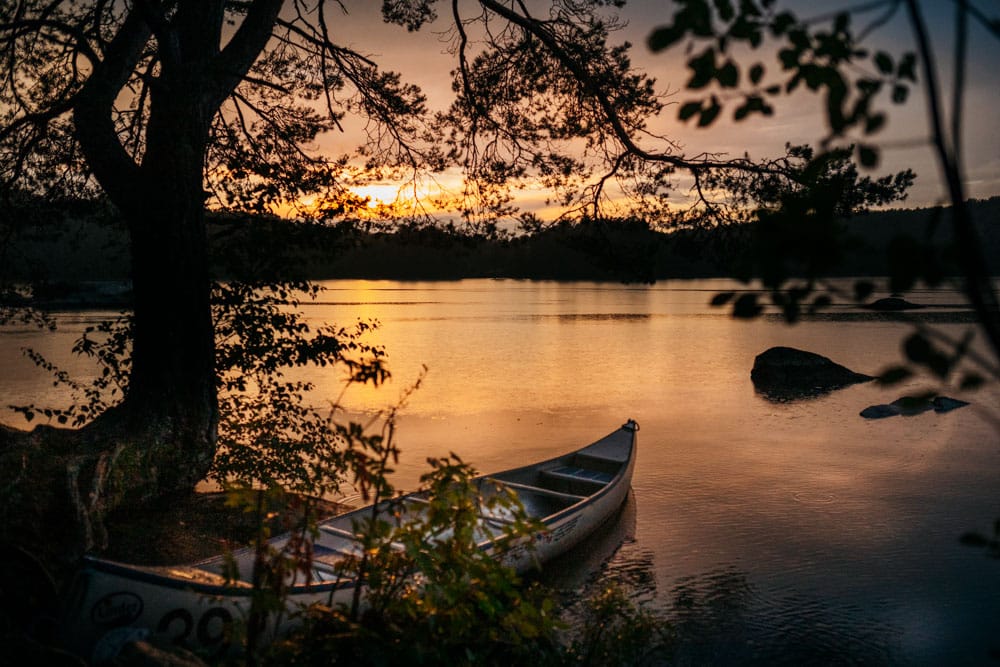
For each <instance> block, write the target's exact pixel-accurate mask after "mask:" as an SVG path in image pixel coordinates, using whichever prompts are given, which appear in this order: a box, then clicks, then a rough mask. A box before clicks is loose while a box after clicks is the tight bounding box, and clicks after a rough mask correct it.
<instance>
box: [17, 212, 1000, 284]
mask: <svg viewBox="0 0 1000 667" xmlns="http://www.w3.org/2000/svg"><path fill="white" fill-rule="evenodd" d="M970 204H971V209H972V213H973V217H974V220H975V222H976V225H977V227H978V228H979V231H980V234H981V236H982V242H983V244H984V248H985V250H986V256H987V257H988V258H989V260H990V265H991V270H992V272H993V273H994V275H1000V197H994V198H992V199H988V200H982V201H975V200H974V201H971V202H970ZM28 210H29V212H28V213H24V214H23V215H22V217H21V218H19V219H17V220H14V221H13V223H14V224H12V225H11V226H12V231H11V233H9V234H8V235H7V240H6V242H0V243H2V245H0V267H2V268H0V271H2V272H3V275H2V276H0V278H2V279H5V280H8V281H33V282H48V283H60V282H78V281H88V280H126V279H127V278H128V275H129V260H128V251H127V241H126V235H125V232H124V228H123V227H122V225H121V223H120V221H118V220H117V218H116V217H115V216H114V215H113V214H111V213H110V212H109V211H108V210H106V209H104V208H102V207H99V206H90V205H79V204H74V205H71V206H67V205H50V206H48V207H44V208H41V209H40V208H38V207H34V208H32V207H29V209H28ZM8 214H10V215H17V212H13V213H11V212H8ZM29 215H30V217H28V216H29ZM933 221H936V223H935V224H934V225H933V226H932V222H933ZM844 226H845V229H846V232H847V233H848V234H849V235H851V236H852V237H854V238H855V239H856V247H855V249H854V250H853V251H852V252H851V253H850V254H849V255H848V256H847V257H846V259H845V261H844V262H842V263H841V264H840V265H839V268H838V269H837V273H838V274H839V275H857V276H863V275H885V274H886V273H887V271H888V264H887V248H889V246H890V244H891V243H892V242H893V239H896V238H898V237H901V236H909V237H911V238H915V239H926V240H927V241H929V242H930V243H931V244H932V245H933V246H935V247H936V248H938V249H940V250H941V251H942V253H943V256H945V257H947V256H948V253H947V248H948V246H949V244H950V243H951V234H950V210H949V209H948V208H923V209H905V210H889V211H876V212H870V213H867V214H865V215H861V216H858V217H855V218H853V219H851V220H848V221H846V222H845V223H844ZM928 230H932V233H929V232H928ZM744 236H745V235H744ZM210 237H211V247H212V256H213V258H214V264H215V271H216V274H217V275H218V276H219V277H229V278H246V277H251V276H264V277H268V276H270V277H275V276H279V275H287V274H288V272H289V271H291V272H292V273H293V274H294V275H295V276H296V277H303V278H313V279H327V278H369V279H378V278H384V279H397V280H447V279H459V278H483V277H490V278H501V277H504V278H530V279H555V280H613V281H653V280H664V279H668V278H694V277H714V276H728V275H730V267H731V266H732V265H733V261H734V258H735V257H737V256H738V255H739V253H740V252H742V251H743V247H742V245H745V242H744V241H743V240H742V239H741V235H739V234H736V235H734V234H731V233H726V232H713V231H705V230H701V231H686V232H674V233H669V232H662V231H657V230H652V229H650V228H649V227H648V226H647V225H646V224H644V223H641V222H634V221H632V222H614V223H598V222H591V223H584V224H578V225H568V224H565V225H556V226H553V227H551V228H548V229H545V230H543V231H541V232H539V233H537V234H534V235H531V236H523V237H516V238H511V239H505V240H495V239H488V238H484V237H481V236H471V235H467V234H463V233H460V232H457V231H454V230H448V229H439V228H435V227H428V226H424V227H416V226H404V227H402V228H400V229H398V230H397V231H395V232H392V233H382V232H378V233H369V232H365V231H363V230H362V229H360V228H359V227H358V226H356V225H353V224H350V223H341V224H338V225H334V226H329V227H326V226H322V227H321V226H314V225H300V224H293V223H289V222H286V221H283V220H279V219H275V218H259V217H241V216H229V215H225V216H213V217H212V218H211V222H210ZM262 249H264V250H263V251H262ZM952 268H953V269H954V270H955V271H957V267H954V266H953V267H952Z"/></svg>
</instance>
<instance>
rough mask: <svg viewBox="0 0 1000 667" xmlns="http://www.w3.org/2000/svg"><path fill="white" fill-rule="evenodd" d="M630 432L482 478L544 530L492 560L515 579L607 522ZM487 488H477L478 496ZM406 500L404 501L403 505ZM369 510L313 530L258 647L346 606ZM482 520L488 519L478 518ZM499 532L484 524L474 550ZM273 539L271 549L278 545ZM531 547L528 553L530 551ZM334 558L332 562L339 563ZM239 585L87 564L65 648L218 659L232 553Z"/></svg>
mask: <svg viewBox="0 0 1000 667" xmlns="http://www.w3.org/2000/svg"><path fill="white" fill-rule="evenodd" d="M637 430H638V425H636V424H635V422H633V421H629V422H628V423H626V424H625V425H623V426H622V427H621V428H620V429H618V430H616V431H615V432H613V433H611V434H609V435H608V436H605V437H604V438H601V439H600V440H598V441H597V442H595V443H592V444H591V445H588V446H587V447H584V448H582V449H580V450H577V451H575V452H571V453H569V454H566V455H564V456H560V457H557V458H554V459H550V460H548V461H543V462H541V463H537V464H533V465H529V466H525V467H523V468H516V469H513V470H508V471H504V472H501V473H496V474H494V475H490V476H484V477H482V478H480V480H482V481H483V482H485V481H486V480H495V481H499V482H502V483H504V484H506V485H507V486H508V487H509V488H511V489H513V490H514V491H516V492H517V493H518V496H519V498H520V500H521V502H522V504H523V505H524V506H525V509H526V510H527V512H528V514H529V515H530V516H533V517H535V518H537V519H539V520H541V521H542V522H543V523H544V524H545V527H546V528H545V530H544V531H543V532H541V533H539V534H538V535H535V536H533V537H532V538H531V539H530V541H525V542H522V543H520V544H515V545H513V546H506V547H505V548H504V550H503V552H502V553H500V554H498V557H499V558H500V559H501V561H502V562H503V563H504V564H505V565H507V566H509V567H512V568H514V569H516V570H517V571H519V572H525V571H527V570H530V569H532V568H533V567H536V566H537V565H539V564H544V563H545V562H547V561H549V560H551V559H552V558H555V557H556V556H559V555H561V554H563V553H566V552H567V551H568V550H570V549H572V548H573V547H574V546H576V545H577V544H579V543H580V542H581V541H582V540H584V539H586V538H587V537H588V536H589V535H590V534H591V533H593V532H594V531H595V530H596V529H597V528H599V527H600V526H601V525H602V524H604V523H605V522H606V521H608V520H609V519H610V518H611V517H613V516H614V515H615V512H616V511H617V510H618V509H619V508H620V507H621V506H622V504H623V503H624V501H625V498H626V496H627V495H628V492H629V488H630V485H631V479H632V473H633V470H634V466H635V440H636V431H637ZM484 488H485V487H484ZM405 498H406V497H404V499H405ZM370 512H371V507H367V508H362V509H360V510H355V511H353V512H349V513H347V514H344V515H341V516H338V517H333V518H332V519H329V520H327V521H324V522H322V523H321V524H320V526H321V531H320V536H319V537H318V538H317V539H316V541H315V543H314V545H313V548H314V559H315V566H316V569H314V570H313V572H312V573H311V576H310V581H309V582H308V583H307V582H304V581H303V582H298V583H297V584H296V582H293V584H292V586H290V588H289V594H288V600H287V607H286V608H287V610H288V612H287V613H286V614H284V615H283V617H282V618H278V619H271V621H270V624H269V626H268V628H267V630H266V633H265V637H264V638H263V640H264V641H265V642H266V641H268V640H270V639H271V638H273V636H275V634H278V633H281V632H284V631H285V630H287V629H288V628H289V627H291V626H292V625H294V624H295V623H296V619H295V618H294V615H295V614H294V612H296V611H297V610H298V609H301V608H304V607H307V606H309V605H311V604H316V603H320V604H324V605H337V604H345V605H349V604H350V603H351V600H352V598H353V597H354V589H355V582H354V580H352V579H344V578H341V577H338V576H337V575H335V574H333V572H334V569H335V568H333V567H331V565H330V564H332V563H335V562H336V560H337V558H338V557H342V556H343V554H344V553H348V552H350V551H351V550H352V549H356V548H357V545H356V540H352V539H351V538H352V535H351V533H350V531H351V529H352V527H353V523H354V522H355V521H356V520H357V519H358V518H359V517H360V516H362V515H363V514H368V513H370ZM484 518H486V517H484ZM498 526H499V524H496V523H495V522H490V521H488V520H487V521H486V522H484V526H483V528H482V535H483V542H482V547H483V548H484V549H487V550H491V549H492V547H491V543H490V538H491V536H493V535H497V534H498V533H499V531H500V527H498ZM283 539H285V537H284V536H279V537H277V538H275V539H274V540H272V542H273V543H276V544H280V542H281V541H282V540H283ZM529 542H530V543H529ZM337 554H340V556H337ZM232 558H234V559H235V560H236V562H237V563H238V564H239V565H240V570H241V578H242V581H237V582H235V583H233V582H230V583H227V582H226V580H225V579H224V578H223V577H222V576H221V571H222V567H223V557H222V556H219V557H216V558H212V559H209V560H207V561H202V562H200V563H193V564H188V565H178V566H174V567H148V566H135V565H128V564H124V563H116V562H113V561H107V560H104V559H99V558H87V559H86V560H85V563H84V567H83V568H82V569H81V571H80V572H79V574H78V576H77V578H76V581H75V582H74V586H73V588H72V591H71V593H70V595H69V596H68V599H67V604H66V615H65V624H64V628H65V629H66V634H65V644H66V647H67V648H68V649H70V650H72V651H73V652H75V653H77V654H79V655H81V656H82V657H84V658H86V659H88V660H90V661H91V662H93V663H95V664H96V663H99V662H101V661H103V660H106V659H109V658H111V657H113V656H114V655H116V654H117V652H118V650H119V649H120V648H121V647H122V646H124V645H125V644H126V643H128V642H129V641H133V640H135V639H138V638H147V637H155V638H156V639H158V640H165V641H169V642H175V643H177V644H180V645H184V646H188V647H191V648H198V649H200V650H202V651H207V652H208V653H209V654H210V655H222V654H224V653H226V652H228V651H229V650H230V648H231V647H230V645H229V642H230V641H231V632H230V630H231V628H233V627H235V626H237V625H242V623H243V622H244V621H245V620H246V618H247V615H248V613H249V610H250V603H251V594H252V592H253V589H252V587H251V586H250V584H249V583H246V582H248V581H250V580H251V576H250V573H251V570H252V562H253V551H252V549H249V548H247V549H242V550H239V551H237V552H235V553H234V554H233V555H232Z"/></svg>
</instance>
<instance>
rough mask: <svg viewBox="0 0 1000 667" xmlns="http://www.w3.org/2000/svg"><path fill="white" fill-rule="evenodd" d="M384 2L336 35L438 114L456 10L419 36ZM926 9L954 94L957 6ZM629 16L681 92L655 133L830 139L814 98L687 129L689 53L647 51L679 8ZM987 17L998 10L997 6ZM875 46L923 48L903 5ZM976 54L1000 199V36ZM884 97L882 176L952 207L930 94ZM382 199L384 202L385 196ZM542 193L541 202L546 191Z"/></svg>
mask: <svg viewBox="0 0 1000 667" xmlns="http://www.w3.org/2000/svg"><path fill="white" fill-rule="evenodd" d="M380 4H381V3H359V5H357V6H354V5H349V6H348V8H349V10H350V12H351V14H350V15H349V16H343V17H342V22H341V27H340V29H339V30H338V29H334V32H335V33H336V34H337V35H339V36H340V39H341V41H342V43H344V44H345V45H348V46H351V47H353V48H355V49H357V50H359V51H361V52H363V53H366V54H371V55H372V56H373V57H374V58H375V59H376V60H377V61H378V62H379V63H381V64H383V65H384V66H387V67H389V68H391V69H395V70H397V71H399V72H401V73H402V74H403V75H404V80H407V81H410V82H413V83H417V84H418V85H420V86H421V88H423V90H424V91H425V93H426V94H427V95H428V97H429V102H430V106H431V107H432V108H443V107H445V106H446V105H447V104H448V102H449V101H450V99H451V91H450V79H449V71H450V70H451V69H452V68H453V66H454V59H453V57H452V56H450V55H449V54H448V53H446V48H447V44H446V43H445V42H444V41H443V39H442V37H441V32H442V31H444V30H445V29H447V27H448V25H449V20H450V15H449V14H448V10H447V6H445V5H442V6H441V7H439V8H438V9H439V12H440V13H441V14H442V17H441V18H440V19H439V20H438V21H437V22H435V23H433V24H431V25H430V26H426V27H425V28H423V29H422V30H421V31H420V32H418V33H413V34H411V33H407V32H406V31H405V30H404V29H401V28H398V27H395V26H386V25H383V24H382V23H381V20H380V15H379V6H380ZM779 6H787V7H790V8H791V9H793V10H794V11H796V12H797V13H798V14H799V15H800V16H802V17H817V16H825V15H829V14H830V13H831V12H833V11H834V10H835V9H837V8H840V7H849V6H852V5H851V4H850V3H845V2H824V3H810V2H803V1H801V0H800V1H798V2H780V1H779ZM923 6H924V12H925V15H926V19H927V21H928V23H929V24H930V25H931V26H932V27H933V29H934V30H935V34H934V38H935V40H936V41H935V49H936V52H935V55H936V56H937V58H938V59H939V76H940V77H941V79H942V81H943V84H944V86H945V91H946V93H947V92H949V91H950V88H949V87H948V84H949V82H950V80H951V78H952V77H951V62H952V57H951V56H952V34H953V29H954V20H953V16H952V14H953V5H952V3H949V2H940V1H939V2H925V3H923ZM623 11H624V16H625V17H627V19H628V21H629V25H628V27H627V28H626V29H625V30H624V31H622V32H620V33H618V36H617V37H616V38H615V39H614V41H615V42H620V41H625V40H627V41H629V42H631V43H632V44H633V45H634V46H633V50H632V57H633V61H634V62H635V63H636V64H637V65H638V66H640V67H641V68H642V69H644V70H645V71H646V72H648V73H649V74H650V75H652V76H653V77H654V78H655V79H656V80H657V83H658V85H659V87H660V89H661V91H662V90H666V91H672V92H674V93H675V94H674V95H673V97H672V98H671V100H672V101H673V102H676V103H677V104H671V105H670V106H668V107H667V109H666V110H665V112H664V114H663V116H662V117H661V118H660V119H659V120H658V121H657V122H656V124H655V125H654V126H653V127H654V129H655V130H657V131H660V132H662V133H663V134H665V135H667V136H669V137H671V138H675V139H677V140H679V141H680V143H681V144H682V145H683V146H684V147H685V149H686V150H687V152H688V153H689V154H695V153H698V152H701V151H713V152H719V151H721V152H725V153H728V154H730V155H732V156H739V155H742V154H743V153H744V152H748V153H749V154H750V156H751V157H755V158H763V157H768V156H774V155H777V154H780V152H781V151H782V148H783V147H784V145H785V143H786V142H792V143H814V144H815V143H817V142H818V141H819V140H820V139H821V138H822V137H823V136H824V134H825V129H826V128H825V125H824V119H823V116H822V99H821V98H820V97H818V96H816V95H811V94H797V95H796V96H794V97H792V98H780V99H779V100H778V101H777V103H776V105H775V106H776V113H775V115H774V116H772V117H769V118H764V117H759V116H758V117H754V118H753V119H752V120H748V121H744V122H742V123H738V124H737V123H734V122H733V121H731V120H729V119H730V118H731V114H732V109H731V108H729V109H728V110H726V111H724V112H723V115H722V117H720V120H719V121H717V122H716V123H715V124H714V125H713V126H712V127H711V128H708V129H698V128H696V127H695V124H694V122H693V121H692V122H689V123H687V124H685V123H682V122H680V121H679V120H677V117H676V114H677V109H678V105H679V104H682V103H683V102H685V101H687V100H688V99H690V98H692V97H694V95H693V94H691V93H687V92H686V91H684V90H683V89H682V88H683V85H684V83H685V82H686V81H687V79H688V77H689V74H688V73H687V70H686V67H685V61H686V56H685V54H684V47H683V45H681V46H675V47H674V48H672V49H670V50H668V51H666V52H664V53H660V54H653V53H651V52H650V51H649V50H648V48H647V47H646V46H645V44H646V38H647V37H648V35H649V33H650V31H651V30H652V28H654V27H655V26H657V25H659V24H661V23H664V22H666V21H668V20H670V18H671V17H672V16H673V13H674V11H675V10H674V8H673V6H672V4H671V3H669V2H663V1H662V0H630V1H629V3H628V5H627V6H626V7H625V9H624V10H623ZM987 11H995V9H994V7H990V8H988V9H987ZM878 13H879V12H873V13H869V14H864V15H859V16H858V18H857V19H856V20H855V22H854V25H855V26H861V25H867V23H868V22H870V21H872V20H874V19H875V18H876V17H877V16H878ZM867 43H868V44H870V46H871V48H872V49H873V50H875V49H882V50H886V51H888V52H889V53H891V54H893V55H894V56H898V55H901V54H902V53H904V52H905V51H908V50H912V48H913V43H914V42H913V39H912V36H911V31H910V25H909V22H908V20H907V16H906V14H905V11H904V10H903V9H902V8H901V9H900V10H899V11H898V12H897V15H896V16H895V17H894V18H893V19H892V21H891V22H890V23H889V24H887V25H885V26H883V27H881V28H880V29H879V30H877V31H876V32H875V33H874V34H873V35H872V36H871V37H870V38H869V42H867ZM969 54H970V56H969V66H968V70H967V74H966V77H967V89H966V113H965V132H964V134H965V142H964V144H965V145H964V150H965V166H966V175H967V192H968V195H969V196H970V197H975V198H986V197H990V196H994V195H997V194H1000V133H998V132H997V131H996V127H997V120H996V119H997V108H998V103H1000V92H998V83H1000V77H998V74H997V65H996V63H997V62H1000V58H998V56H1000V40H998V39H997V38H996V37H995V36H991V35H990V34H989V33H988V32H987V31H986V30H985V29H984V28H982V27H981V26H980V25H979V24H977V23H975V22H972V23H971V24H970V32H969ZM761 59H762V60H764V62H765V64H767V65H768V66H769V71H772V72H777V71H778V66H777V63H776V62H774V61H772V60H770V59H768V58H766V57H764V56H761ZM884 98H885V99H884V100H883V101H882V104H881V106H880V108H881V109H884V110H886V111H888V112H889V123H888V125H887V127H886V129H884V130H882V131H881V132H880V133H879V134H877V135H875V137H874V138H875V142H876V143H877V144H878V145H880V146H881V147H882V148H883V150H884V153H883V160H882V163H881V165H880V166H879V168H878V169H877V171H876V173H877V174H882V173H888V172H890V171H897V170H899V169H903V168H912V169H913V170H914V171H915V172H916V173H917V181H916V183H915V185H914V187H913V188H912V189H911V190H910V195H909V198H908V199H907V201H906V202H905V203H904V205H905V206H907V207H916V206H929V205H934V204H936V203H939V202H941V201H943V199H944V197H943V190H942V187H941V185H940V179H939V176H938V171H937V166H936V164H935V162H934V158H933V155H932V153H931V150H930V147H929V142H928V137H929V129H928V128H929V125H928V122H927V116H926V108H925V103H924V98H923V95H922V94H921V92H920V91H919V90H916V89H915V90H913V91H911V97H910V99H909V101H908V102H907V103H906V104H905V105H903V106H895V105H892V104H891V103H890V102H889V100H888V96H887V95H886V96H884ZM881 99H882V98H880V100H881ZM350 135H351V133H350V131H349V130H348V132H347V134H345V135H343V136H331V137H327V138H326V141H328V142H329V145H330V146H333V147H337V148H341V149H349V147H350V145H351V144H352V140H353V137H352V136H350ZM650 147H652V146H650ZM684 190H685V188H684V187H683V186H682V187H680V188H679V190H678V199H680V198H682V197H683V194H684ZM373 194H374V196H376V197H379V196H381V195H380V194H378V193H376V192H375V191H373ZM382 194H384V191H383V192H382ZM537 196H539V197H541V194H538V195H537Z"/></svg>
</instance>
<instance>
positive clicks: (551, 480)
mask: <svg viewBox="0 0 1000 667" xmlns="http://www.w3.org/2000/svg"><path fill="white" fill-rule="evenodd" d="M566 468H568V466H561V467H559V468H555V469H553V470H542V471H541V472H539V474H538V479H539V482H541V483H542V484H543V485H544V486H546V487H551V488H552V489H554V490H556V491H561V492H563V493H572V494H578V495H581V496H584V497H586V496H589V495H591V494H594V493H597V492H598V491H600V490H601V489H603V488H604V487H605V486H607V482H602V481H598V480H597V479H594V478H592V477H590V476H589V475H588V476H583V475H575V474H573V471H574V469H573V468H569V470H566V471H564V469H566ZM585 472H587V473H590V474H592V473H594V472H596V471H585ZM609 481H610V479H609Z"/></svg>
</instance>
